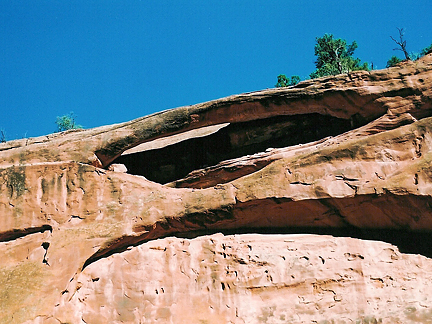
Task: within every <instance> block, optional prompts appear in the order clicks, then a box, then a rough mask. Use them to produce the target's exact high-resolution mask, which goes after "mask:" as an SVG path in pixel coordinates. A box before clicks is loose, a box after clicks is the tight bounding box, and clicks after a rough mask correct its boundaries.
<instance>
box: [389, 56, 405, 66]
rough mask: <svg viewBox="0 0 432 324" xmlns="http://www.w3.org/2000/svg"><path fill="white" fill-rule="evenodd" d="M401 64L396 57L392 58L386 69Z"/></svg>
mask: <svg viewBox="0 0 432 324" xmlns="http://www.w3.org/2000/svg"><path fill="white" fill-rule="evenodd" d="M400 62H402V60H401V59H400V58H399V57H397V56H394V55H393V56H392V57H391V58H390V59H389V60H388V61H387V65H386V67H388V68H389V67H392V66H396V65H398V63H400Z"/></svg>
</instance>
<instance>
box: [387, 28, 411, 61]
mask: <svg viewBox="0 0 432 324" xmlns="http://www.w3.org/2000/svg"><path fill="white" fill-rule="evenodd" d="M397 30H398V31H399V40H398V41H397V40H396V39H394V38H393V37H392V36H390V38H391V39H392V40H393V41H394V42H395V43H396V44H398V45H399V47H400V48H398V47H397V48H395V49H394V50H395V51H402V52H403V53H404V55H405V59H406V60H407V61H409V60H411V58H410V55H409V54H408V51H407V49H406V40H404V39H403V37H404V34H405V33H404V30H403V28H397Z"/></svg>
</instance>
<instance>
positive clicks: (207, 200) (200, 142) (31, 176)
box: [0, 55, 432, 323]
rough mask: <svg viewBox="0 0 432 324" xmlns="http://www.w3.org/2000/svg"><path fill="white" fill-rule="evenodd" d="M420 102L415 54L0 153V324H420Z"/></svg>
mask: <svg viewBox="0 0 432 324" xmlns="http://www.w3.org/2000/svg"><path fill="white" fill-rule="evenodd" d="M431 89H432V55H428V56H426V57H424V58H422V59H421V60H418V61H415V62H405V63H402V64H401V65H400V66H398V67H394V68H390V69H386V70H381V71H371V72H365V71H360V72H355V73H351V74H349V75H339V76H335V77H327V78H321V79H318V80H309V81H304V82H302V83H300V84H298V85H296V86H294V87H289V88H282V89H268V90H263V91H258V92H254V93H248V94H242V95H237V96H231V97H227V98H223V99H219V100H215V101H211V102H208V103H203V104H198V105H193V106H188V107H181V108H177V109H173V110H168V111H164V112H161V113H157V114H153V115H150V116H146V117H143V118H140V119H137V120H134V121H131V122H127V123H123V124H118V125H112V126H104V127H100V128H95V129H91V130H82V131H69V132H65V133H60V134H52V135H48V136H46V137H40V138H36V139H23V140H16V141H11V142H7V143H3V144H0V157H1V159H0V192H1V195H0V215H1V218H0V255H1V256H2V261H1V267H0V288H1V289H0V322H1V323H23V322H26V321H29V323H60V322H61V323H66V322H71V323H81V322H86V323H107V322H112V323H120V322H123V323H136V322H139V321H141V322H144V323H147V322H160V323H167V322H168V323H170V322H171V323H200V322H202V321H207V322H208V323H212V322H215V323H225V322H230V321H231V322H233V323H260V322H261V323H286V322H288V323H311V322H312V323H313V322H314V321H316V322H318V323H320V322H321V323H323V322H325V321H328V322H329V323H331V322H332V321H333V322H334V323H353V322H354V323H418V322H424V323H428V318H430V316H431V314H432V310H431V305H430V300H429V299H428V296H427V293H426V292H427V291H428V289H429V290H430V287H429V282H430V276H431V275H432V272H431V265H430V262H429V261H430V259H428V258H426V257H425V256H429V257H430V256H432V253H430V251H429V250H428V248H427V246H428V244H427V242H428V240H427V238H428V237H429V234H430V233H431V230H432V195H431V193H432V171H431V167H430V166H431V159H432V155H431V154H432V153H431V145H432V144H431V143H432V90H431ZM218 231H222V232H224V233H225V234H226V235H223V234H217V235H214V233H216V232H218ZM308 231H309V232H310V233H313V232H314V233H316V234H319V233H324V234H332V233H336V232H337V233H338V235H336V234H335V237H333V236H329V235H326V236H319V235H294V236H292V235H285V234H288V233H294V232H301V233H303V232H308ZM332 231H334V232H332ZM374 231H375V232H374ZM251 232H253V233H256V232H259V233H262V235H249V234H247V233H251ZM276 233H279V234H284V235H276ZM344 233H345V234H344ZM372 233H378V234H377V235H376V234H373V235H372ZM379 233H381V234H382V235H380V234H379ZM398 233H399V234H398ZM228 234H236V235H234V236H230V235H228ZM363 234H364V235H363ZM349 235H351V236H353V237H354V238H347V237H336V236H349ZM392 236H393V237H392ZM355 237H357V238H355ZM359 238H366V239H369V240H360V239H359ZM371 239H374V240H375V241H372V240H371ZM381 239H382V240H386V241H388V242H392V243H394V244H398V246H399V248H400V249H401V251H403V252H410V253H422V254H423V256H419V255H408V254H404V253H401V252H399V250H398V248H396V247H395V246H394V245H391V244H388V243H383V242H378V241H376V240H381ZM422 243H423V244H422ZM420 245H421V246H423V247H426V248H424V249H422V250H420Z"/></svg>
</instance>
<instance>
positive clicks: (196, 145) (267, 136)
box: [113, 113, 360, 187]
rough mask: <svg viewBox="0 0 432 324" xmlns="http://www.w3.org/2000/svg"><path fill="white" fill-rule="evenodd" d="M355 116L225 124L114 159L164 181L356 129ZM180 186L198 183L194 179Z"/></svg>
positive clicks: (306, 116)
mask: <svg viewBox="0 0 432 324" xmlns="http://www.w3.org/2000/svg"><path fill="white" fill-rule="evenodd" d="M352 120H353V119H348V120H347V119H341V118H336V117H332V116H328V115H321V114H318V113H314V114H303V115H295V116H275V117H271V118H267V119H258V120H252V121H248V122H241V123H232V124H230V123H226V124H222V125H215V126H211V127H207V130H206V128H204V129H197V130H194V131H189V132H188V133H189V134H183V136H178V135H177V136H176V137H178V138H179V139H178V140H176V139H175V138H173V139H171V140H170V137H168V138H163V139H162V140H163V142H164V144H161V145H164V146H162V147H158V148H154V146H155V143H154V142H148V143H145V144H142V145H140V147H138V148H132V149H130V150H127V151H126V152H124V153H123V154H122V155H121V156H120V157H118V158H117V159H115V160H114V161H113V163H114V164H117V163H119V164H124V165H125V166H126V168H127V170H128V173H130V174H134V175H141V176H144V177H145V178H147V179H149V180H151V181H155V182H158V183H161V184H165V183H170V182H175V181H176V180H180V179H182V178H184V177H186V176H187V175H188V174H189V173H190V172H192V171H195V170H199V169H203V168H206V167H209V166H214V165H216V164H218V163H220V162H222V161H224V160H229V159H235V158H239V157H242V156H247V155H252V154H256V153H260V152H264V151H266V150H267V149H269V148H282V147H288V146H294V145H298V144H305V143H309V142H313V141H317V140H320V139H322V138H324V137H327V136H335V135H339V134H341V133H343V132H346V131H348V130H350V129H352V127H353V121H352ZM356 126H360V125H357V124H356ZM156 141H161V140H156ZM176 141H177V142H176ZM264 166H265V164H262V165H261V167H264ZM256 170H257V169H254V171H256ZM234 178H235V177H234ZM232 179H233V178H230V180H232ZM182 186H185V187H186V186H189V187H194V182H191V183H182Z"/></svg>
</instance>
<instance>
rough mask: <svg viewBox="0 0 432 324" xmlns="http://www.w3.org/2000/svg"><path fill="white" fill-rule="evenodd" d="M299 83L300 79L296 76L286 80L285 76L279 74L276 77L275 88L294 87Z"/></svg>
mask: <svg viewBox="0 0 432 324" xmlns="http://www.w3.org/2000/svg"><path fill="white" fill-rule="evenodd" d="M299 82H300V77H299V76H298V75H293V76H291V78H287V76H286V75H285V74H279V75H278V77H277V83H276V85H275V87H276V88H282V87H289V86H293V85H296V84H297V83H299Z"/></svg>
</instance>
